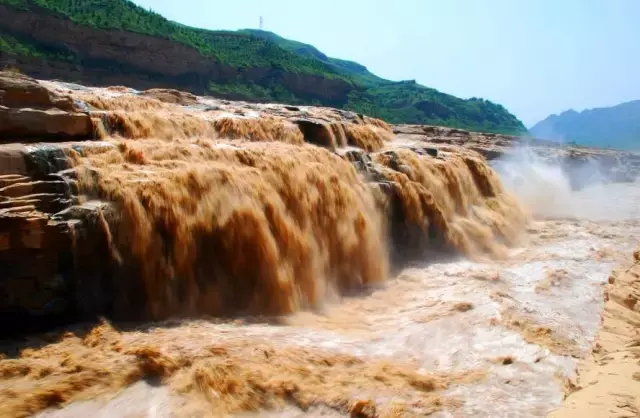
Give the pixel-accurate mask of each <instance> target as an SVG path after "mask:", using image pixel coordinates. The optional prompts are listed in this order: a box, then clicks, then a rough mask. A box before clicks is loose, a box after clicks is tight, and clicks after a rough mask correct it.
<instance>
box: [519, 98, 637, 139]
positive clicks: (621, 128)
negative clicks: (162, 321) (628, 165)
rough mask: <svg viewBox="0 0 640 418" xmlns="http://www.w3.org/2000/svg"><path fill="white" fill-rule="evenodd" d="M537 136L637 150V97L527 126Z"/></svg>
mask: <svg viewBox="0 0 640 418" xmlns="http://www.w3.org/2000/svg"><path fill="white" fill-rule="evenodd" d="M529 132H530V133H531V135H533V136H534V137H536V138H541V139H550V140H554V141H561V142H575V143H576V144H578V145H585V146H591V147H602V148H616V149H622V150H640V100H634V101H631V102H626V103H621V104H619V105H616V106H612V107H602V108H596V109H588V110H584V111H582V112H577V111H575V110H573V109H571V110H567V111H565V112H563V113H561V114H559V115H551V116H549V117H547V118H546V119H544V120H543V121H540V122H538V123H536V124H535V125H534V126H532V127H531V128H530V129H529Z"/></svg>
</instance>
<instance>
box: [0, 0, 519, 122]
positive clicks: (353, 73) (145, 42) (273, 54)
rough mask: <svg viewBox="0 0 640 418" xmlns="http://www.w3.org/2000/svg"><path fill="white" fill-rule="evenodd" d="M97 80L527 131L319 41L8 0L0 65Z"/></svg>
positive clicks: (88, 4) (495, 110) (493, 107)
mask: <svg viewBox="0 0 640 418" xmlns="http://www.w3.org/2000/svg"><path fill="white" fill-rule="evenodd" d="M4 66H11V67H17V68H18V69H19V70H20V71H22V72H25V73H26V74H28V75H31V76H34V77H37V78H41V79H51V78H57V79H62V80H65V81H70V82H78V83H82V84H89V85H103V86H104V85H125V86H130V87H134V88H138V89H147V88H152V87H169V88H176V89H180V90H186V91H190V92H193V93H195V94H199V95H207V94H208V95H214V96H218V97H224V98H228V99H235V100H247V101H261V102H280V103H290V104H314V105H324V106H330V107H337V108H343V109H349V110H354V111H357V112H361V113H366V114H370V115H372V116H376V117H379V118H382V119H385V120H386V121H388V122H390V123H411V124H431V125H442V126H450V127H456V128H462V129H468V130H474V131H481V132H494V133H505V134H516V135H517V134H523V133H526V128H525V127H524V125H523V124H522V122H521V121H520V120H518V118H516V117H515V116H514V115H512V114H511V113H509V112H508V111H507V110H506V109H505V108H504V107H503V106H501V105H499V104H496V103H492V102H490V101H488V100H484V99H477V98H471V99H460V98H458V97H455V96H451V95H448V94H445V93H441V92H439V91H438V90H435V89H432V88H428V87H424V86H421V85H419V84H417V83H416V82H415V81H400V82H393V81H389V80H384V79H382V78H380V77H378V76H376V75H374V74H372V73H371V72H369V71H368V70H367V68H366V67H364V66H362V65H360V64H358V63H355V62H351V61H346V60H340V59H335V58H330V57H328V56H326V55H325V54H323V53H322V52H320V51H319V50H317V49H316V48H314V47H313V46H311V45H307V44H303V43H301V42H296V41H292V40H288V39H284V38H282V37H280V36H278V35H276V34H274V33H271V32H264V31H258V30H241V31H211V30H203V29H197V28H192V27H188V26H185V25H182V24H179V23H176V22H172V21H170V20H167V19H166V18H164V17H162V16H161V15H159V14H157V13H154V12H152V11H149V10H146V9H144V8H142V7H140V6H137V5H135V4H134V3H132V2H130V1H128V0H0V68H2V67H4Z"/></svg>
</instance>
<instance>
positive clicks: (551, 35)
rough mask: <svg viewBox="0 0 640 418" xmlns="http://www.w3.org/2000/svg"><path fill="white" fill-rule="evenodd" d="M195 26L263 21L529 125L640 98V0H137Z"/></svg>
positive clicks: (395, 77) (237, 25) (390, 74)
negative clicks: (490, 104) (486, 102)
mask: <svg viewBox="0 0 640 418" xmlns="http://www.w3.org/2000/svg"><path fill="white" fill-rule="evenodd" d="M135 2H136V3H138V4H140V5H142V6H145V7H147V8H152V9H153V10H155V11H156V12H158V13H161V14H162V15H164V16H166V17H167V18H169V19H171V20H175V21H178V22H181V23H184V24H187V25H191V26H197V27H202V28H208V29H241V28H256V27H257V26H258V19H259V16H261V15H262V16H263V17H264V24H265V30H269V31H272V32H275V33H277V34H279V35H280V36H283V37H285V38H289V39H295V40H297V41H301V42H305V43H309V44H312V45H314V46H315V47H317V48H318V49H319V50H321V51H322V52H324V53H325V54H327V55H329V56H332V57H337V58H343V59H348V60H352V61H357V62H359V63H361V64H363V65H365V66H367V67H368V68H369V70H370V71H372V72H373V73H375V74H377V75H379V76H381V77H384V78H388V79H391V80H405V79H416V80H417V81H418V82H419V83H421V84H424V85H426V86H429V87H434V88H437V89H439V90H441V91H443V92H446V93H450V94H454V95H456V96H460V97H464V98H468V97H473V96H476V97H484V98H487V99H490V100H493V101H496V102H498V103H501V104H503V105H504V106H505V107H507V108H508V109H509V110H510V111H511V112H513V113H514V114H515V115H516V116H518V117H519V118H520V119H521V120H522V121H523V122H524V123H525V125H527V126H528V127H529V126H530V125H531V124H533V123H535V122H537V121H539V120H541V119H543V118H545V117H546V116H548V115H549V114H551V113H558V112H561V111H564V110H567V109H569V108H574V109H576V110H582V109H585V108H592V107H601V106H611V105H615V104H618V103H621V102H624V101H629V100H637V99H640V47H639V46H638V42H640V0H386V1H382V0H380V1H377V0H340V1H338V0H323V1H313V2H312V1H302V0H298V1H295V0H226V1H219V0H218V1H216V0H179V1H177V0H135Z"/></svg>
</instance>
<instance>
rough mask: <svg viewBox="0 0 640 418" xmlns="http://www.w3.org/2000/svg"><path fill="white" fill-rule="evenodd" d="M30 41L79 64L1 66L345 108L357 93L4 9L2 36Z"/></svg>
mask: <svg viewBox="0 0 640 418" xmlns="http://www.w3.org/2000/svg"><path fill="white" fill-rule="evenodd" d="M2 32H5V33H7V34H11V35H17V36H21V37H28V38H29V39H31V40H34V41H36V42H38V43H40V44H41V45H43V46H44V47H45V48H46V47H48V48H53V49H54V50H63V51H66V52H67V53H70V54H73V55H74V56H75V58H76V62H73V63H71V62H65V61H63V60H53V59H47V58H36V57H28V56H12V55H9V54H2V53H0V66H4V65H7V64H9V65H10V64H19V66H20V68H22V70H23V71H24V72H25V73H27V74H30V75H32V76H35V77H38V78H42V79H63V80H65V81H73V82H78V83H86V84H90V85H99V86H109V85H126V86H130V87H134V88H139V89H145V88H153V87H173V88H178V89H181V90H185V91H190V92H192V93H195V94H203V93H205V92H206V91H207V90H208V83H209V81H210V80H217V81H218V82H225V81H235V80H238V79H242V80H243V82H253V83H258V84H263V83H266V82H268V81H273V82H277V83H278V84H281V85H283V86H284V87H285V88H286V89H287V90H289V91H291V92H292V93H293V94H294V95H297V96H300V97H305V98H307V99H308V100H310V101H311V100H318V101H322V102H331V103H335V104H336V105H340V104H344V101H345V100H346V96H347V93H348V92H349V91H350V90H351V89H352V88H353V86H351V85H350V84H349V83H347V82H345V81H344V80H340V79H327V78H322V77H317V76H313V75H304V74H293V73H287V72H285V71H284V70H278V69H261V68H247V69H246V70H242V69H238V68H234V67H230V66H227V65H224V64H222V63H220V62H218V61H217V60H215V59H213V58H207V57H205V56H203V55H202V54H200V52H199V51H197V50H196V49H194V48H191V47H189V46H186V45H183V44H180V43H177V42H172V41H170V40H167V39H162V38H159V37H153V36H147V35H141V34H137V33H133V32H125V31H118V30H101V29H93V28H90V27H87V26H82V25H78V24H76V23H74V22H73V21H71V20H70V19H65V18H63V17H56V16H54V15H52V14H51V13H47V12H44V11H42V10H40V9H38V8H37V7H35V6H34V7H32V10H30V11H21V10H17V9H14V8H11V7H7V6H3V5H1V4H0V33H2Z"/></svg>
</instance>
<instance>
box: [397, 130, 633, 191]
mask: <svg viewBox="0 0 640 418" xmlns="http://www.w3.org/2000/svg"><path fill="white" fill-rule="evenodd" d="M393 132H394V134H396V136H397V137H398V138H399V139H401V140H403V141H405V142H407V143H409V144H423V143H428V144H432V146H433V147H434V148H436V149H437V148H442V149H447V148H448V147H449V146H459V147H465V148H467V149H470V150H473V151H476V152H478V153H480V154H482V156H484V157H485V158H486V159H487V160H489V161H495V160H499V159H504V158H508V157H509V156H511V155H514V154H517V153H518V152H521V150H522V149H526V151H527V152H530V153H532V154H533V155H535V156H536V158H539V159H540V160H541V161H544V162H547V163H550V164H554V163H555V164H559V165H561V166H562V167H563V169H564V171H565V172H566V173H567V174H568V176H569V178H570V180H571V183H572V186H573V187H574V188H576V189H580V188H582V187H584V186H586V185H588V184H591V183H593V182H594V181H613V182H629V181H633V180H634V179H636V178H637V177H638V175H640V154H638V153H635V152H626V151H616V150H605V149H599V148H588V147H578V146H571V145H563V144H559V143H555V142H552V141H546V140H540V139H536V138H530V137H517V136H511V135H500V134H488V133H478V132H469V131H465V130H461V129H454V128H446V127H440V126H424V125H396V126H394V127H393Z"/></svg>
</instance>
